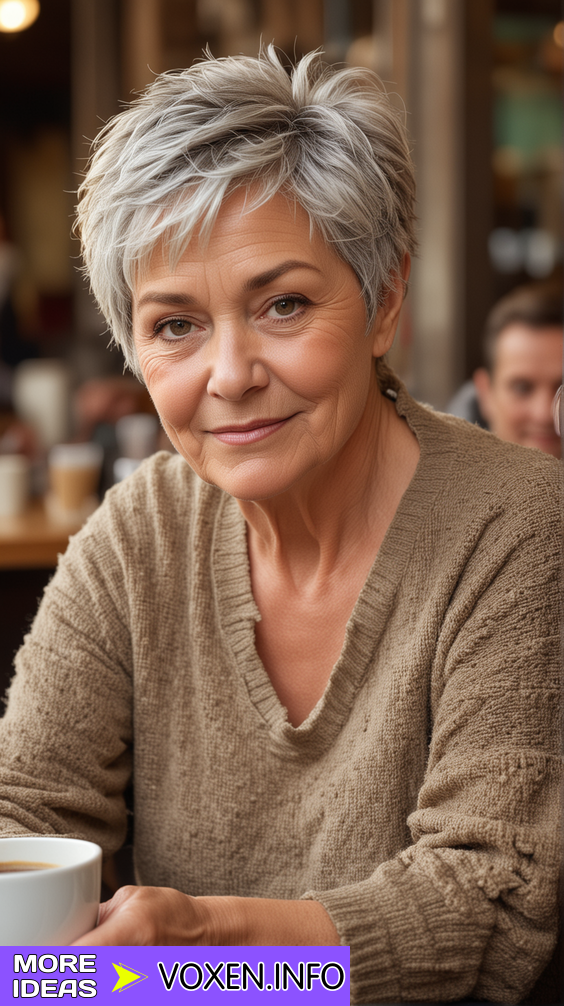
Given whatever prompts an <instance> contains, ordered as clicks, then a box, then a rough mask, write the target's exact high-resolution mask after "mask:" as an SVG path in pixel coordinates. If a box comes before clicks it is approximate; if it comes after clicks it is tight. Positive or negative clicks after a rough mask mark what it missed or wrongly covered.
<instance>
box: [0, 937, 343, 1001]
mask: <svg viewBox="0 0 564 1006" xmlns="http://www.w3.org/2000/svg"><path fill="white" fill-rule="evenodd" d="M349 953H350V952H349V948H348V947H91V948H89V947H67V948H64V947H0V1003H3V1004H4V1003H8V1002H13V1001H14V1002H15V1001H19V1000H24V1001H25V1000H27V999H35V1000H36V1001H39V1000H45V999H58V1000H59V1001H61V1000H62V1001H63V1002H64V1001H70V1000H71V999H82V1000H84V999H93V1000H96V1003H97V1004H98V1003H100V1004H104V1003H110V1002H112V1003H113V1004H114V1006H115V1003H116V999H115V996H114V993H124V994H125V996H126V997H127V998H126V999H125V1003H124V1006H127V1003H128V1002H130V1004H131V1006H140V1004H146V1006H153V1004H154V1003H157V1004H158V1003H164V1002H166V1003H180V1002H184V1003H186V1002H187V1001H189V1000H190V999H191V998H193V997H194V996H198V998H199V1000H200V1001H201V1000H202V998H203V1003H209V1004H210V1006H213V1004H215V1003H224V1004H225V1006H226V999H227V1001H230V1000H229V997H230V996H231V997H232V996H233V995H234V994H235V995H237V994H238V995H239V996H240V997H244V999H245V1002H247V1001H253V1002H256V1001H257V1000H258V999H262V1000H263V1002H264V1000H265V997H266V999H267V1001H268V1000H269V999H271V998H276V1000H277V1001H278V1000H279V999H280V997H282V999H284V998H286V1000H287V1001H288V1002H290V1001H291V1000H292V998H294V997H295V996H296V994H299V995H300V996H301V997H302V999H304V998H305V1001H306V1002H308V1003H311V1004H312V1006H314V1004H316V1003H326V1004H328V1003H331V1004H334V1006H339V1004H342V1006H345V1003H346V1004H347V1006H348V1004H349V1002H350V990H349ZM120 1001H121V1000H120Z"/></svg>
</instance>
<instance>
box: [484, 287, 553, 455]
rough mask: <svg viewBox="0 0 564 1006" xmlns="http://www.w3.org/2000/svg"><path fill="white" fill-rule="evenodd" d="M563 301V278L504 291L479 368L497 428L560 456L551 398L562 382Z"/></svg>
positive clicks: (489, 417) (490, 419)
mask: <svg viewBox="0 0 564 1006" xmlns="http://www.w3.org/2000/svg"><path fill="white" fill-rule="evenodd" d="M562 307H563V305H562V286H561V285H559V284H552V283H550V284H549V283H545V284H540V283H538V284H535V283H531V284H528V285H527V286H521V287H517V288H516V289H515V290H513V291H512V292H511V293H509V294H507V296H506V297H503V298H502V299H501V300H500V301H498V303H497V304H496V305H495V307H494V308H492V310H491V311H490V314H489V316H488V318H487V321H486V330H485V339H484V358H485V361H486V366H485V367H481V368H480V369H479V370H477V371H476V372H475V374H474V385H475V388H476V394H477V398H478V405H479V409H480V412H481V414H482V416H483V417H484V419H485V420H486V422H487V424H488V427H489V429H490V430H491V431H492V433H495V434H496V435H497V436H498V437H501V438H502V440H509V441H511V442H512V443H515V444H524V445H525V446H526V447H538V448H540V450H541V451H544V452H545V453H546V454H552V455H554V457H557V458H559V457H560V437H559V436H558V434H557V433H556V430H555V428H554V418H553V411H552V403H553V401H554V396H555V394H556V392H557V391H558V388H559V386H560V385H561V384H562V349H563V311H562Z"/></svg>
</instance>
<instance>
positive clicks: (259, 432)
mask: <svg viewBox="0 0 564 1006" xmlns="http://www.w3.org/2000/svg"><path fill="white" fill-rule="evenodd" d="M291 418H292V417H291V416H287V417H286V419H275V420H270V419H257V420H256V421H255V422H253V423H252V425H251V424H249V423H245V425H244V426H222V427H221V428H220V429H217V430H210V431H209V432H210V433H211V434H212V435H213V436H214V437H215V438H216V440H220V441H221V443H222V444H233V445H235V446H237V445H240V444H255V443H256V442H257V440H264V438H265V437H269V436H270V435H271V434H272V433H276V431H277V430H280V429H281V428H282V427H283V426H284V424H285V423H287V422H288V420H289V419H291Z"/></svg>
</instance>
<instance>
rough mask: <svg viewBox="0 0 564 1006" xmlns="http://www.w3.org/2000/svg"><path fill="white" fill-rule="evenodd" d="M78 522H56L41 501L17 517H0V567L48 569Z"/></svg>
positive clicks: (63, 549)
mask: <svg viewBox="0 0 564 1006" xmlns="http://www.w3.org/2000/svg"><path fill="white" fill-rule="evenodd" d="M79 529H80V524H64V525H63V524H57V523H55V522H54V521H53V520H52V519H51V518H50V517H49V516H48V515H47V513H46V512H45V506H44V504H43V501H42V500H35V501H34V502H32V503H31V504H30V505H29V507H28V509H27V510H26V511H25V513H23V514H20V515H19V516H17V517H0V569H30V568H35V569H49V568H54V567H55V566H56V565H57V557H58V556H59V554H60V553H62V552H64V551H65V549H66V547H67V545H68V541H69V537H70V535H71V534H75V532H76V531H78V530H79Z"/></svg>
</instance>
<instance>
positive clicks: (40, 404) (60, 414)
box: [12, 360, 71, 449]
mask: <svg viewBox="0 0 564 1006" xmlns="http://www.w3.org/2000/svg"><path fill="white" fill-rule="evenodd" d="M70 386H71V375H70V371H69V368H68V367H67V365H66V364H65V363H64V362H63V361H62V360H24V361H23V363H20V364H19V366H18V367H17V368H16V371H15V374H14V381H13V387H12V398H13V402H14V407H15V410H16V413H17V415H18V417H19V418H20V419H21V420H23V422H25V423H28V424H29V425H30V426H31V427H33V429H34V430H35V432H36V434H37V437H38V439H39V441H40V444H41V446H42V447H44V448H45V449H48V448H49V447H52V446H53V445H54V444H57V443H60V442H61V441H63V440H65V439H66V438H67V437H68V436H69V432H70Z"/></svg>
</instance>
